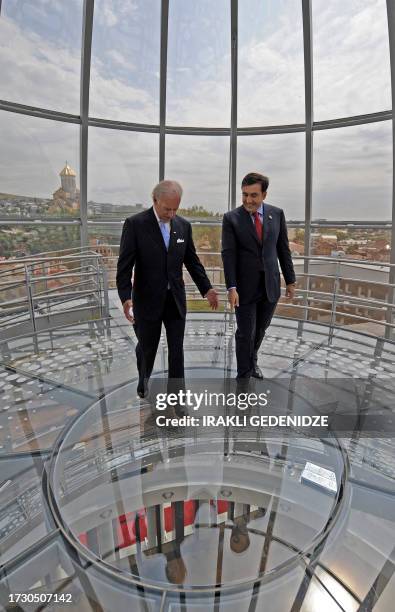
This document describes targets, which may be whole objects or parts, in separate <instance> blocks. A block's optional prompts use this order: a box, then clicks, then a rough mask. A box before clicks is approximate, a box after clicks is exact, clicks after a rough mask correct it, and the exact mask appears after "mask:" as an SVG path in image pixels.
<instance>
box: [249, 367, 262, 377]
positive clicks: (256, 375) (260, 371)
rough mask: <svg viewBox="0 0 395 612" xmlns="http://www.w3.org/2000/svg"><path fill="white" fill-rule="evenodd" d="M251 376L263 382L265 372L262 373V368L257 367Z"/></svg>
mask: <svg viewBox="0 0 395 612" xmlns="http://www.w3.org/2000/svg"><path fill="white" fill-rule="evenodd" d="M251 376H253V377H254V378H259V380H262V378H263V372H262V370H261V368H260V367H259V366H257V365H255V366H254V369H253V370H252V372H251Z"/></svg>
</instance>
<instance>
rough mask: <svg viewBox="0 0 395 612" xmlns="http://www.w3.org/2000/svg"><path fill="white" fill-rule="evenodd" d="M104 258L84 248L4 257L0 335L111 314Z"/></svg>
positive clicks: (0, 277) (5, 336)
mask: <svg viewBox="0 0 395 612" xmlns="http://www.w3.org/2000/svg"><path fill="white" fill-rule="evenodd" d="M101 259H102V257H101V255H100V254H98V253H96V252H92V251H90V252H89V251H85V252H75V253H68V254H61V253H58V254H56V255H51V254H42V255H38V256H36V257H25V258H23V259H13V260H11V259H9V260H4V261H0V340H7V339H9V338H12V337H15V336H19V335H24V334H27V333H29V332H30V333H32V334H34V335H35V334H37V333H38V332H39V331H43V330H45V329H50V328H52V327H59V326H62V325H66V324H70V323H79V322H82V321H93V320H95V319H101V320H102V319H106V318H108V316H109V306H108V282H107V269H106V267H105V266H103V265H102V263H101Z"/></svg>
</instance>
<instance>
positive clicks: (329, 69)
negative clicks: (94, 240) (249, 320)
mask: <svg viewBox="0 0 395 612" xmlns="http://www.w3.org/2000/svg"><path fill="white" fill-rule="evenodd" d="M312 5H313V11H314V14H313V16H314V19H313V26H314V83H315V89H314V91H315V102H316V105H315V118H316V119H322V118H333V117H335V116H345V115H348V114H351V115H352V114H356V113H359V112H372V111H376V110H385V109H387V108H389V107H390V98H389V93H390V89H389V74H388V66H389V64H388V40H387V30H386V22H385V3H384V2H382V1H380V2H379V1H378V0H367V1H366V2H365V3H364V6H363V7H361V6H360V3H359V2H356V1H354V0H352V1H351V0H350V2H349V3H342V4H341V5H340V0H333V2H331V3H327V2H324V1H323V0H314V2H313V3H312ZM48 6H49V5H48ZM51 6H52V5H51ZM185 6H186V5H184V4H175V3H171V11H173V12H171V15H170V17H171V20H170V26H171V27H170V31H169V36H170V38H169V62H168V84H167V123H168V124H169V125H171V124H176V125H185V126H191V125H201V126H209V127H219V126H222V127H229V124H230V15H229V3H228V2H218V3H215V4H214V3H212V2H208V3H206V5H200V4H199V7H200V8H199V7H198V5H193V7H192V8H190V9H189V11H190V12H189V13H185V12H181V11H184V10H185ZM191 6H192V5H191ZM262 6H263V5H262V3H261V2H260V0H259V2H258V0H249V1H248V2H247V1H246V2H243V3H240V10H241V12H240V20H241V21H240V24H239V26H240V27H239V34H240V40H239V116H238V122H239V125H240V126H246V125H262V124H272V125H273V124H281V123H297V122H303V121H304V82H303V79H304V75H303V37H302V27H301V12H300V11H301V9H300V3H298V4H297V5H296V4H295V5H292V6H293V8H292V10H291V9H290V8H289V6H290V5H288V4H286V3H283V2H275V3H271V4H270V5H266V4H265V6H270V10H269V9H267V10H266V13H262V15H261V14H260V13H259V11H260V10H262V9H261V8H260V7H262ZM37 7H38V8H37V10H40V11H41V12H42V11H44V14H45V10H46V9H47V5H46V3H45V1H44V0H42V1H41V2H40V4H39V5H38V4H37ZM202 7H203V8H202ZM205 7H206V9H205ZM286 7H288V9H286ZM209 9H210V10H209ZM282 11H283V12H282ZM251 14H252V15H254V16H256V18H255V19H254V20H251V18H250V16H251ZM60 15H63V13H62V12H61V13H60ZM159 17H160V15H159V12H158V10H157V4H155V3H154V2H151V1H149V0H147V2H146V3H141V2H140V3H138V2H137V1H130V0H119V1H117V2H115V0H114V2H110V1H108V0H106V1H104V0H103V1H102V2H96V3H95V24H94V47H93V55H92V60H93V61H92V67H91V91H90V114H91V116H97V117H104V118H108V119H114V120H120V121H132V122H141V123H158V121H159V80H158V69H159V21H158V20H159ZM54 19H55V18H54ZM75 22H77V24H78V23H79V22H78V19H76V18H74V22H73V23H74V26H75V25H76V24H75ZM66 23H67V24H70V22H69V21H67V22H66ZM54 24H55V21H53V23H52V22H51V24H49V25H48V28H49V27H50V26H51V27H52V26H53V27H54ZM219 24H220V26H221V27H218V25H219ZM187 26H188V27H187ZM68 27H69V25H68ZM43 28H45V23H43V19H42V18H41V17H40V18H38V17H37V19H36V20H35V21H34V23H33V22H32V24H31V28H30V29H29V28H27V27H25V26H23V24H21V23H20V22H19V21H18V20H17V19H16V18H15V19H14V18H10V17H7V16H4V15H2V19H1V23H0V30H1V32H0V34H1V35H0V72H1V74H2V82H1V94H0V95H1V97H2V98H4V99H9V100H11V101H15V102H21V103H24V104H28V105H33V106H34V105H37V106H43V107H45V108H49V109H57V110H61V111H66V112H71V113H75V114H78V112H79V86H80V47H79V45H74V46H73V44H71V42H70V41H75V40H76V38H75V32H74V30H73V35H71V33H70V40H68V39H67V36H66V34H67V28H63V29H62V31H61V35H59V37H58V38H56V37H55V36H54V33H55V32H56V29H55V30H53V31H51V32H52V33H51V36H50V35H49V34H48V36H47V35H46V33H45V31H44V30H43ZM48 32H49V30H48ZM148 35H150V36H148ZM383 67H384V70H383ZM0 121H1V125H2V146H0V173H1V181H0V191H6V192H14V193H21V194H30V195H33V196H34V195H36V196H42V197H49V196H50V194H51V193H52V191H53V190H54V189H56V187H57V186H58V184H59V178H58V172H59V171H60V169H61V168H62V166H63V164H64V161H65V160H66V159H67V160H68V161H69V162H70V163H71V165H72V166H74V168H75V169H76V170H77V172H78V167H79V159H78V142H79V128H78V126H77V125H66V124H62V123H57V122H53V121H44V120H40V119H36V118H32V117H21V116H20V115H15V114H13V113H5V112H2V113H1V114H0ZM388 126H390V124H389V123H388V124H387V123H386V124H374V125H371V126H360V127H358V128H347V129H343V130H328V132H327V133H324V132H316V133H315V135H314V143H315V146H314V154H315V161H314V202H313V216H318V217H327V218H332V219H334V218H339V217H341V216H343V217H345V218H349V219H352V218H355V219H357V218H364V217H365V218H367V219H372V218H377V219H388V218H389V216H390V212H391V209H390V201H391V196H390V184H391V169H392V166H391V163H392V161H391V160H392V157H391V137H390V127H388ZM304 139H305V136H304V134H289V135H273V136H248V137H247V136H245V137H244V136H243V137H240V138H239V139H238V168H237V176H238V181H239V180H240V178H241V176H242V175H243V174H244V173H246V172H248V171H250V170H252V169H255V170H258V171H259V170H261V171H263V172H266V173H268V174H269V176H270V177H271V181H272V182H271V186H270V192H269V196H270V200H269V201H270V202H272V203H273V204H277V205H279V206H282V207H284V208H285V209H286V211H287V216H288V217H289V218H299V219H301V218H303V215H304V180H305V178H304V172H305V170H304V163H305V162H304V160H305V152H304ZM4 143H6V146H5V145H4ZM158 143H159V137H158V135H157V134H136V133H132V132H119V133H118V132H114V131H113V130H108V129H100V128H90V130H89V168H88V173H89V174H88V185H89V194H88V195H89V199H94V200H96V201H109V202H113V203H120V204H121V203H122V204H124V203H133V202H135V201H139V202H145V203H149V194H150V192H151V189H152V186H153V185H154V184H155V183H156V182H157V180H158ZM166 143H167V146H166V156H167V159H166V175H167V176H171V177H173V178H178V179H179V180H180V181H181V183H182V184H183V186H184V188H185V195H184V202H183V204H184V205H185V206H188V205H193V204H202V205H204V206H207V207H208V208H210V209H212V210H225V209H226V207H227V200H228V172H229V144H230V143H229V138H228V137H214V136H213V137H192V136H188V137H187V136H185V137H184V136H173V135H171V136H169V135H168V136H167V139H166Z"/></svg>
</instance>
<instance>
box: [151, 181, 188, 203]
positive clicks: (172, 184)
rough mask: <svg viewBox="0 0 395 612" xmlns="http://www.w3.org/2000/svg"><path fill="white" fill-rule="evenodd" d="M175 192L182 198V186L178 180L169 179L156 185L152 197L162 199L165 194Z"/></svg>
mask: <svg viewBox="0 0 395 612" xmlns="http://www.w3.org/2000/svg"><path fill="white" fill-rule="evenodd" d="M173 194H176V195H178V196H179V198H180V200H181V197H182V187H181V185H180V183H177V181H169V180H165V181H161V182H160V183H158V184H157V185H155V187H154V189H153V191H152V197H153V198H155V200H160V199H161V198H162V197H163V196H168V195H173Z"/></svg>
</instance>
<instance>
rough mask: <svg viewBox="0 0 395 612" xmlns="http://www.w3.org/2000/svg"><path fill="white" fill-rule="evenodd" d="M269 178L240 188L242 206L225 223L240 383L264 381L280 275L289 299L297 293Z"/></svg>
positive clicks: (252, 176)
mask: <svg viewBox="0 0 395 612" xmlns="http://www.w3.org/2000/svg"><path fill="white" fill-rule="evenodd" d="M268 186H269V179H268V178H267V177H266V176H264V175H262V174H258V173H257V172H251V173H249V174H247V175H246V176H245V177H244V178H243V181H242V183H241V189H242V200H243V204H242V206H239V207H238V208H236V209H234V210H231V211H229V212H227V213H226V214H225V215H224V218H223V224H222V260H223V264H224V272H225V282H226V287H227V289H228V300H229V303H230V305H231V306H232V308H233V307H234V308H235V310H236V321H237V331H236V360H237V378H238V379H248V378H249V377H250V376H254V377H255V378H263V375H262V372H261V370H260V368H259V366H258V363H257V361H258V350H259V347H260V346H261V343H262V340H263V338H264V335H265V331H266V329H267V328H268V326H269V325H270V321H271V319H272V316H273V314H274V310H275V308H276V304H277V302H278V300H279V298H280V272H279V269H278V261H279V262H280V267H281V270H282V273H283V276H284V279H285V283H286V286H287V287H286V294H285V295H286V297H287V298H290V299H291V298H293V297H294V294H295V272H294V268H293V264H292V258H291V252H290V250H289V245H288V234H287V226H286V223H285V216H284V212H283V211H282V210H281V208H277V207H276V206H271V205H270V204H266V203H264V200H265V198H266V195H267V189H268Z"/></svg>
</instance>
